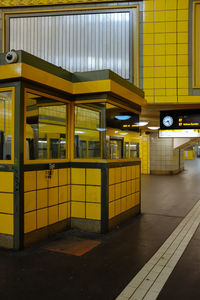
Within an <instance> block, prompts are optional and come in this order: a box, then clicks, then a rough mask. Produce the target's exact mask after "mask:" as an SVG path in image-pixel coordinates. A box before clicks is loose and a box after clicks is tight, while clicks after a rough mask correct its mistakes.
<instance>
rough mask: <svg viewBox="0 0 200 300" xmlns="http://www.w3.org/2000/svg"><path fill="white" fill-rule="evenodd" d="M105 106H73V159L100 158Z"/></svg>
mask: <svg viewBox="0 0 200 300" xmlns="http://www.w3.org/2000/svg"><path fill="white" fill-rule="evenodd" d="M104 119H105V105H104V104H102V103H87V104H84V105H77V106H75V157H76V158H100V157H102V156H103V154H102V152H103V147H102V145H103V140H105V134H106V128H105V125H104V126H103V123H104V122H103V120H104Z"/></svg>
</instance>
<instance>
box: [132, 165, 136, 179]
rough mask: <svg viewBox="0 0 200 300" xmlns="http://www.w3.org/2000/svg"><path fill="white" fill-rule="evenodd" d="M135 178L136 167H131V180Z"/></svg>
mask: <svg viewBox="0 0 200 300" xmlns="http://www.w3.org/2000/svg"><path fill="white" fill-rule="evenodd" d="M135 176H136V166H132V179H135Z"/></svg>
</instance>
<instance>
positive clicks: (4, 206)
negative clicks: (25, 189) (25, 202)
mask: <svg viewBox="0 0 200 300" xmlns="http://www.w3.org/2000/svg"><path fill="white" fill-rule="evenodd" d="M0 213H7V214H13V213H14V197H13V194H7V193H0Z"/></svg>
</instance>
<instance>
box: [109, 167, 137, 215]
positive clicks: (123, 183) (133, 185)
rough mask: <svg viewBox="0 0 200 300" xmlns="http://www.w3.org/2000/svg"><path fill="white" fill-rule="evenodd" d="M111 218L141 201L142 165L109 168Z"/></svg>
mask: <svg viewBox="0 0 200 300" xmlns="http://www.w3.org/2000/svg"><path fill="white" fill-rule="evenodd" d="M108 199H109V219H112V218H113V217H115V216H117V215H119V214H121V213H123V212H125V211H126V210H128V209H130V208H132V207H134V206H136V205H138V204H139V203H140V166H127V167H118V168H110V169H109V192H108Z"/></svg>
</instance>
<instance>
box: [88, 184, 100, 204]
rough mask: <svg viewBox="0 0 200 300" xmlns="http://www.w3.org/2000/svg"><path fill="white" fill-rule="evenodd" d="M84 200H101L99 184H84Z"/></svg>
mask: <svg viewBox="0 0 200 300" xmlns="http://www.w3.org/2000/svg"><path fill="white" fill-rule="evenodd" d="M86 202H99V203H100V202H101V187H100V186H86Z"/></svg>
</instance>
